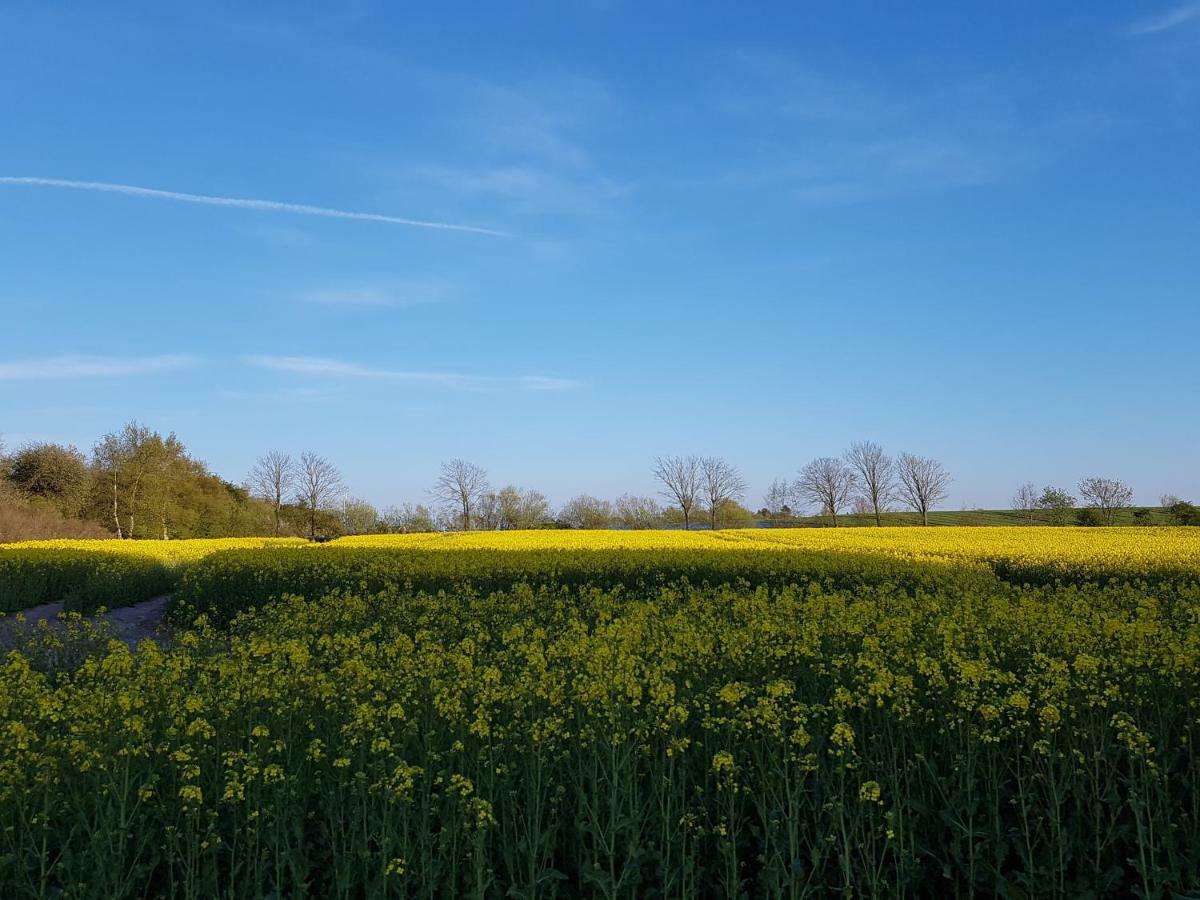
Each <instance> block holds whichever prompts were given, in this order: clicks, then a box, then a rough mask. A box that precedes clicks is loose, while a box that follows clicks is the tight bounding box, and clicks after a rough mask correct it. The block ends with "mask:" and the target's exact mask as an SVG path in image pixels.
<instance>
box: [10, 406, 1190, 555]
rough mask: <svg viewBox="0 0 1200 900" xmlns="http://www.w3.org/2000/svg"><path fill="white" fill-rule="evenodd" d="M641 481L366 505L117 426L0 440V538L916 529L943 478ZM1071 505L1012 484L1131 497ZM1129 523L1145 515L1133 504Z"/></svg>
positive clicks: (1107, 520)
mask: <svg viewBox="0 0 1200 900" xmlns="http://www.w3.org/2000/svg"><path fill="white" fill-rule="evenodd" d="M650 475H651V476H652V478H653V480H654V482H655V483H656V484H657V486H658V491H657V496H640V495H635V494H623V495H621V496H620V497H617V498H616V499H615V500H606V499H601V498H598V497H594V496H591V495H589V494H579V495H577V496H575V497H572V498H571V499H570V500H568V501H567V502H566V503H565V504H563V505H562V506H561V507H560V508H558V509H554V508H552V506H551V504H550V502H549V501H548V499H547V498H546V496H545V495H544V494H542V493H541V492H540V491H537V490H534V489H530V488H524V487H519V486H517V485H513V484H508V485H504V486H502V487H499V488H494V487H493V486H492V485H491V483H490V480H489V476H488V473H487V471H486V470H485V469H484V468H483V467H481V466H479V465H477V464H475V463H472V462H469V461H467V460H463V459H451V460H449V461H447V462H445V463H443V464H442V466H441V469H440V472H439V473H438V475H437V476H436V478H435V479H434V481H433V483H432V485H431V486H430V488H429V490H428V492H427V497H426V498H425V499H426V502H420V503H405V504H402V505H400V506H393V507H387V508H385V509H383V510H382V511H380V510H379V509H377V508H376V507H375V506H374V505H372V504H371V503H369V502H367V501H365V500H362V499H358V498H355V497H353V496H351V495H350V493H349V491H348V490H347V488H346V484H345V481H344V479H343V478H342V475H341V472H340V471H339V470H338V468H337V466H336V465H334V464H333V463H332V462H331V461H330V460H328V459H327V458H325V457H324V456H321V455H320V454H318V453H315V452H312V451H305V452H300V453H296V454H293V453H290V452H285V451H282V450H273V451H270V452H268V453H265V454H263V455H262V456H261V457H259V458H258V459H257V460H256V461H255V463H254V465H253V466H252V468H251V470H250V471H249V472H248V473H247V475H246V478H245V480H244V481H243V483H241V484H234V483H232V482H229V481H226V480H224V479H222V478H220V477H219V476H217V475H215V474H213V473H212V472H210V471H209V470H208V468H207V467H206V465H205V464H204V463H203V462H202V461H200V460H197V459H195V458H194V457H193V456H191V455H190V454H189V453H188V451H187V448H186V447H185V446H184V444H183V442H182V441H181V440H180V439H179V438H178V437H177V436H176V435H175V434H173V433H170V434H166V435H163V434H160V433H158V432H156V431H153V430H152V429H150V428H147V427H146V426H144V425H142V424H140V423H137V422H130V423H128V424H127V425H125V426H124V427H123V428H121V429H119V430H117V431H113V432H110V433H108V434H105V435H104V436H103V437H102V438H101V439H100V440H99V441H97V442H96V444H95V445H94V446H93V447H92V450H91V453H90V454H84V453H83V452H82V451H80V450H78V449H77V448H75V447H70V446H65V445H62V444H53V443H40V442H39V443H29V444H25V445H24V446H21V447H19V448H17V449H15V450H14V451H12V452H11V453H5V451H4V446H3V443H2V442H0V540H18V539H24V538H37V537H103V536H115V537H118V538H160V539H169V538H186V537H225V536H238V535H247V536H248V535H265V534H271V535H301V536H305V537H308V538H310V539H314V540H315V539H321V538H329V537H334V536H337V535H342V534H369V533H390V532H399V533H404V532H424V531H461V530H510V529H528V528H627V529H642V528H685V529H687V528H695V527H703V528H709V529H719V528H727V527H748V526H752V525H754V524H756V523H764V524H771V525H776V526H785V525H796V524H808V522H806V521H802V520H801V518H800V517H799V515H798V511H800V510H811V511H814V512H815V513H816V514H817V515H818V516H820V517H823V518H824V519H825V520H826V521H827V523H828V524H830V525H833V526H834V527H836V526H838V525H840V524H842V518H843V517H844V516H845V515H846V514H847V513H850V514H854V515H855V516H856V519H857V521H861V520H862V518H863V517H867V518H868V520H873V521H874V523H875V524H876V525H882V524H884V521H885V520H884V517H885V515H886V514H888V513H890V512H892V511H894V510H897V509H903V510H907V511H910V512H911V513H914V514H916V516H918V517H919V520H920V521H921V523H922V524H925V525H928V524H929V522H930V518H929V516H930V513H931V512H932V511H933V510H935V509H937V507H938V506H939V505H940V504H942V503H943V502H944V501H945V499H946V496H947V493H948V489H949V486H950V484H951V483H952V479H951V476H950V474H949V472H948V471H947V470H946V468H945V467H944V466H943V465H942V463H941V462H939V461H938V460H936V459H933V458H931V457H927V456H920V455H917V454H913V453H907V452H906V453H900V454H898V455H896V456H894V457H893V456H891V455H889V454H888V453H887V452H885V451H884V449H883V448H882V447H881V446H880V445H879V444H877V443H875V442H873V441H858V442H855V443H853V444H851V445H850V447H849V448H848V449H847V450H846V451H845V452H844V453H842V454H841V455H839V456H823V457H818V458H817V459H814V460H812V461H810V462H808V463H807V464H805V465H803V466H801V467H799V468H798V469H797V470H796V473H795V475H794V476H793V477H790V478H776V479H775V480H774V481H773V482H772V484H771V486H770V487H769V489H768V490H767V493H766V495H765V497H764V498H763V501H762V506H761V507H760V508H759V509H758V511H757V513H752V512H751V511H750V510H749V509H748V508H747V507H746V506H744V505H743V503H744V501H745V498H746V491H747V483H746V480H745V478H744V477H743V476H742V474H741V472H740V471H739V470H738V468H737V467H736V466H735V465H734V464H732V463H730V462H729V461H728V460H726V459H723V458H721V457H716V456H701V455H695V454H688V455H674V456H660V457H656V458H655V459H654V460H653V462H652V465H651V467H650ZM1077 492H1078V498H1077V497H1076V496H1075V494H1072V493H1071V492H1070V491H1068V490H1066V489H1064V488H1060V487H1054V486H1046V487H1044V488H1041V489H1039V488H1037V487H1035V485H1034V484H1033V483H1032V482H1030V483H1026V484H1023V485H1021V486H1020V487H1019V488H1018V490H1017V492H1016V493H1015V494H1014V497H1013V500H1012V504H1011V506H1012V508H1013V510H1015V511H1017V512H1019V513H1020V514H1021V515H1022V517H1023V518H1024V519H1025V520H1026V521H1027V522H1028V523H1029V524H1031V525H1032V524H1051V525H1066V524H1085V525H1111V524H1114V523H1116V522H1117V521H1119V520H1121V516H1122V515H1123V511H1125V510H1128V509H1130V508H1131V506H1132V501H1133V492H1132V490H1131V489H1130V488H1129V487H1128V485H1126V484H1125V483H1123V482H1121V481H1119V480H1117V479H1113V478H1103V477H1088V478H1085V479H1083V480H1082V481H1080V482H1079V484H1078V486H1077ZM1161 506H1162V510H1163V515H1165V516H1166V517H1167V520H1168V521H1171V522H1174V523H1177V524H1183V525H1200V510H1198V509H1197V508H1196V506H1194V505H1193V504H1191V503H1188V502H1185V501H1183V500H1181V499H1179V498H1177V497H1174V496H1164V497H1162V498H1161ZM1131 516H1132V519H1133V520H1134V521H1148V520H1149V513H1148V511H1147V510H1144V509H1143V510H1135V511H1134V512H1133V513H1132V514H1131Z"/></svg>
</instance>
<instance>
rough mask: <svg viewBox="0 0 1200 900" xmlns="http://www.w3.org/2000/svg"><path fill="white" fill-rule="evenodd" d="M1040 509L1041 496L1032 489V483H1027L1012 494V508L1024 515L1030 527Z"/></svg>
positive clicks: (1037, 491) (1034, 488) (1036, 490)
mask: <svg viewBox="0 0 1200 900" xmlns="http://www.w3.org/2000/svg"><path fill="white" fill-rule="evenodd" d="M1041 507H1042V494H1041V492H1040V491H1039V490H1038V489H1037V488H1036V487H1034V485H1033V482H1032V481H1027V482H1025V483H1024V484H1023V485H1021V486H1020V487H1019V488H1017V492H1016V493H1015V494H1013V498H1012V508H1013V509H1015V510H1017V511H1018V512H1023V513H1025V518H1026V520H1027V521H1028V522H1029V524H1030V525H1032V524H1033V517H1034V515H1035V514H1036V513H1037V511H1038V510H1039V509H1041Z"/></svg>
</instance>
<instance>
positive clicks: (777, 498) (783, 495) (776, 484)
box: [763, 478, 792, 516]
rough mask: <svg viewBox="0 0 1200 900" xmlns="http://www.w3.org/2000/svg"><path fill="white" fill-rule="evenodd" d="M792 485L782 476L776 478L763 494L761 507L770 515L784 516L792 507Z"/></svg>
mask: <svg viewBox="0 0 1200 900" xmlns="http://www.w3.org/2000/svg"><path fill="white" fill-rule="evenodd" d="M791 504H792V486H791V485H790V484H789V483H788V482H787V481H785V480H784V479H782V478H776V479H775V480H774V481H772V482H771V486H770V487H769V488H767V493H766V494H765V495H764V496H763V509H765V510H766V511H767V512H768V513H769V514H770V515H772V516H786V515H788V514H790V513H791V511H792V508H791Z"/></svg>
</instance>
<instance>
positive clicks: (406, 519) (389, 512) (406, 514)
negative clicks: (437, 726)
mask: <svg viewBox="0 0 1200 900" xmlns="http://www.w3.org/2000/svg"><path fill="white" fill-rule="evenodd" d="M383 524H384V527H385V528H387V530H388V531H390V532H398V533H400V534H416V533H418V532H426V531H437V527H436V525H435V524H434V521H433V513H431V512H430V511H429V508H428V507H426V506H423V505H422V504H420V503H418V504H417V505H416V506H414V505H413V504H411V503H405V504H403V505H402V506H391V507H388V508H387V509H385V510H384V512H383Z"/></svg>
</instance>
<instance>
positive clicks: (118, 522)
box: [112, 478, 125, 541]
mask: <svg viewBox="0 0 1200 900" xmlns="http://www.w3.org/2000/svg"><path fill="white" fill-rule="evenodd" d="M112 489H113V524H114V525H116V526H117V540H118V541H119V540H121V539H122V538H123V537H125V535H124V534H123V533H122V531H121V514H120V511H119V510H118V509H117V480H116V479H115V478H114V479H113V483H112Z"/></svg>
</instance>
